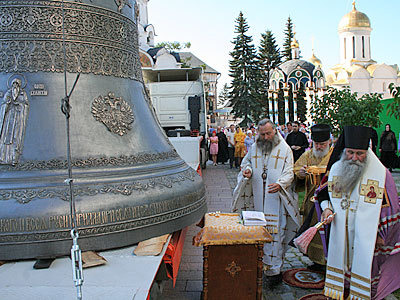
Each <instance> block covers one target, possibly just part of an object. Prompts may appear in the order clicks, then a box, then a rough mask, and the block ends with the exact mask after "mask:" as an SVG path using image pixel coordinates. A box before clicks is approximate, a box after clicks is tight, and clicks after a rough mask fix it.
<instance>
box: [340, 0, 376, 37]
mask: <svg viewBox="0 0 400 300" xmlns="http://www.w3.org/2000/svg"><path fill="white" fill-rule="evenodd" d="M354 27H364V28H371V22H370V20H369V18H368V16H367V15H366V14H364V13H362V12H360V11H358V10H357V9H356V4H355V1H353V10H352V11H351V12H349V13H348V14H346V15H345V16H344V17H343V18H342V19H341V20H340V22H339V31H340V30H344V29H348V28H354Z"/></svg>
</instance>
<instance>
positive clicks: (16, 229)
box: [0, 0, 206, 260]
mask: <svg viewBox="0 0 400 300" xmlns="http://www.w3.org/2000/svg"><path fill="white" fill-rule="evenodd" d="M135 6H136V5H135V1H133V0H75V1H67V0H64V1H61V0H53V1H50V0H34V1H33V0H2V1H1V2H0V39H1V43H0V128H1V131H0V164H1V165H0V260H14V259H25V258H39V257H54V256H60V255H66V254H69V252H70V248H71V244H72V242H71V236H70V229H71V225H72V224H71V213H70V202H69V188H68V184H67V183H66V182H65V180H66V179H67V178H68V171H67V138H66V136H67V133H66V121H65V116H64V114H63V113H62V112H61V110H60V105H61V99H62V98H64V97H65V81H64V63H66V78H67V89H66V90H67V91H70V90H71V89H72V85H73V83H74V81H75V79H76V76H77V74H78V73H80V74H81V75H80V78H79V80H78V82H77V85H76V87H75V90H74V92H73V93H72V95H71V98H70V104H71V108H72V109H71V117H70V119H69V122H70V137H71V143H70V147H71V153H72V160H71V163H72V174H73V176H72V178H73V191H74V192H73V195H74V199H75V201H76V220H77V225H78V229H79V235H80V238H79V245H80V247H81V248H82V249H83V250H104V249H110V248H115V247H121V246H125V245H130V244H133V243H136V242H138V241H141V240H144V239H147V238H150V237H153V236H157V235H161V234H165V233H168V232H173V231H175V230H179V229H181V228H183V227H185V226H187V225H189V224H192V223H194V222H195V221H197V220H198V219H200V218H201V216H202V215H203V214H204V212H205V211H206V204H205V196H204V194H205V192H204V185H203V183H202V180H201V178H200V177H199V176H198V175H197V174H196V172H195V171H194V170H192V169H191V168H189V167H188V165H186V164H185V163H184V161H183V160H182V159H181V158H180V157H179V156H178V155H177V153H176V152H175V150H174V149H173V147H172V146H171V144H170V143H169V142H168V139H167V138H166V136H165V134H164V133H163V131H162V129H161V128H160V126H159V124H158V122H157V120H156V117H155V115H154V113H153V110H152V109H151V107H150V105H149V101H148V97H147V95H146V92H145V89H144V86H143V80H142V73H141V66H140V61H139V53H138V32H137V26H136V24H135V9H136V7H135ZM63 41H64V42H65V44H63ZM64 45H65V47H64ZM64 51H65V56H64Z"/></svg>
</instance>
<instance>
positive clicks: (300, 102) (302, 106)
mask: <svg viewBox="0 0 400 300" xmlns="http://www.w3.org/2000/svg"><path fill="white" fill-rule="evenodd" d="M305 98H306V93H305V91H304V85H303V84H301V85H300V88H299V91H298V92H297V119H298V120H300V121H301V122H305V121H306V114H307V101H306V99H305Z"/></svg>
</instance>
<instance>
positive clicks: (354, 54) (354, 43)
mask: <svg viewBox="0 0 400 300" xmlns="http://www.w3.org/2000/svg"><path fill="white" fill-rule="evenodd" d="M353 58H356V38H355V37H354V36H353Z"/></svg>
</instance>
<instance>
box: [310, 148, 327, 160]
mask: <svg viewBox="0 0 400 300" xmlns="http://www.w3.org/2000/svg"><path fill="white" fill-rule="evenodd" d="M312 152H313V155H314V156H315V157H316V158H323V157H324V156H325V155H327V154H328V152H329V146H327V147H326V148H325V149H324V150H317V149H315V148H314V147H313V148H312Z"/></svg>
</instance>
